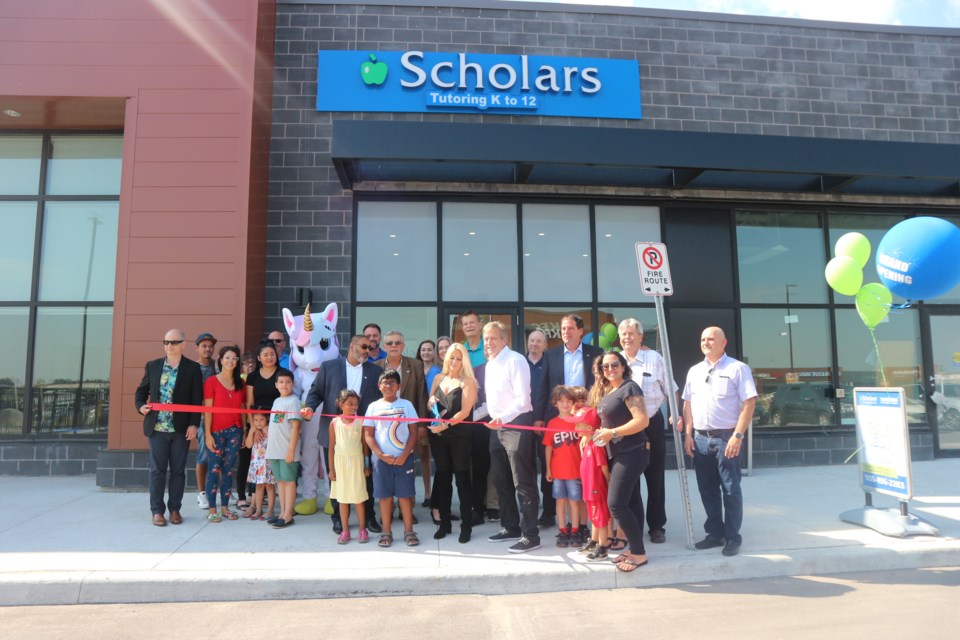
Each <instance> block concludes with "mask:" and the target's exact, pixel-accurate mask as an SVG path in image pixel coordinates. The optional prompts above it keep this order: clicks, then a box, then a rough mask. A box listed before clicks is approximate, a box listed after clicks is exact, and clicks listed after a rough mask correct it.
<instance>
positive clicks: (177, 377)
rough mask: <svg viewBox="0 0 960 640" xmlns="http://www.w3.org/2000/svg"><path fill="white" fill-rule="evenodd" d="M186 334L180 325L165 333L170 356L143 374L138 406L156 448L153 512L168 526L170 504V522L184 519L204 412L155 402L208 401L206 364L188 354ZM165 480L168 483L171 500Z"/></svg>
mask: <svg viewBox="0 0 960 640" xmlns="http://www.w3.org/2000/svg"><path fill="white" fill-rule="evenodd" d="M184 339H185V336H184V334H183V331H181V330H180V329H170V330H169V331H167V333H166V334H165V335H164V336H163V350H164V352H165V353H166V356H165V357H163V358H157V359H156V360H150V361H149V362H147V364H146V366H145V367H144V371H143V379H142V380H141V381H140V384H139V386H137V390H136V392H135V393H134V401H135V404H136V407H137V411H138V412H139V413H140V415H142V416H143V435H145V436H146V437H147V442H148V444H149V447H150V513H151V514H152V522H153V525H154V526H156V527H165V526H166V525H167V519H166V518H165V517H164V513H165V512H166V510H167V509H168V508H169V510H170V524H180V523H182V522H183V517H182V516H181V515H180V507H181V506H182V503H183V488H184V485H186V481H187V474H186V467H187V453H188V452H189V451H190V441H191V440H193V439H195V438H196V437H197V425H198V424H200V412H199V411H198V412H190V413H187V412H186V411H176V412H173V411H155V410H154V409H153V406H152V405H153V403H157V404H160V403H162V404H187V405H193V406H195V407H199V406H201V405H203V382H202V375H201V373H200V367H199V366H198V365H197V363H196V362H194V361H193V360H190V359H188V358H185V357H183V342H184ZM168 476H169V482H168ZM164 485H167V502H166V504H164V501H163V492H164Z"/></svg>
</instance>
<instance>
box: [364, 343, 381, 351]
mask: <svg viewBox="0 0 960 640" xmlns="http://www.w3.org/2000/svg"><path fill="white" fill-rule="evenodd" d="M360 348H361V349H363V350H364V351H373V350H374V349H376V348H377V347H375V346H373V345H372V344H362V345H360Z"/></svg>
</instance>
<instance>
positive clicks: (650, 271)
mask: <svg viewBox="0 0 960 640" xmlns="http://www.w3.org/2000/svg"><path fill="white" fill-rule="evenodd" d="M636 247H637V266H638V267H640V289H641V290H642V291H643V295H645V296H672V295H673V281H672V280H671V278H670V263H669V261H668V260H667V247H666V245H664V244H663V243H662V242H638V243H637V245H636Z"/></svg>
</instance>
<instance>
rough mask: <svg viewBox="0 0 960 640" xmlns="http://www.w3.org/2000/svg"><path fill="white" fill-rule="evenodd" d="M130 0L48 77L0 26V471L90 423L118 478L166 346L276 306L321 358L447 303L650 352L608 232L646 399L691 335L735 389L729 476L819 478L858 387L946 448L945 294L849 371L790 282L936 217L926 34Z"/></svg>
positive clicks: (683, 364) (957, 114)
mask: <svg viewBox="0 0 960 640" xmlns="http://www.w3.org/2000/svg"><path fill="white" fill-rule="evenodd" d="M94 4H96V3H94ZM102 4H103V6H104V7H106V6H107V5H111V6H112V4H111V3H108V2H106V1H104V2H103V3H102ZM131 4H133V5H138V7H139V8H126V9H125V11H128V12H130V15H127V16H120V18H119V19H120V20H121V21H124V20H126V21H127V22H128V24H127V25H126V26H127V29H119V28H118V29H113V30H111V29H110V28H108V27H100V29H101V31H99V32H97V36H98V37H99V38H100V40H99V41H98V44H99V45H101V46H100V47H96V46H93V44H92V42H91V41H92V40H94V39H95V38H92V36H90V35H89V34H87V35H77V33H76V31H73V32H69V33H68V34H67V35H64V36H63V39H64V41H65V42H66V44H64V45H63V47H64V48H63V50H61V51H60V53H59V55H58V56H56V59H57V60H59V61H60V63H59V64H62V67H55V68H57V69H59V71H60V72H59V73H53V72H51V71H50V70H48V69H46V68H41V66H42V64H43V59H42V56H43V55H45V54H43V52H42V51H41V49H42V48H41V47H40V46H39V45H36V44H30V43H29V42H27V40H28V36H30V35H31V34H32V33H33V32H31V31H30V30H29V29H30V28H34V27H35V28H37V29H38V28H40V27H39V26H35V23H37V22H53V23H56V22H58V21H40V20H36V19H31V18H29V17H18V18H17V19H15V20H13V22H14V23H17V21H18V20H19V26H16V25H15V26H10V23H11V20H10V19H4V20H3V21H2V22H3V24H4V26H3V27H0V29H2V32H0V33H2V35H0V46H3V47H5V48H6V50H8V51H10V52H11V55H10V56H9V57H10V58H12V59H15V60H22V61H23V64H22V65H18V66H16V67H13V68H3V69H5V70H0V109H8V110H13V111H21V112H22V117H21V118H20V119H19V120H20V121H21V124H16V123H15V122H14V121H15V120H17V119H16V118H11V117H9V116H7V117H3V116H0V167H4V166H5V167H9V170H3V171H0V215H3V216H4V219H5V220H10V221H14V220H15V221H16V224H15V225H13V224H12V223H11V224H8V223H6V222H5V223H4V228H5V229H9V228H12V229H14V231H15V232H16V233H18V234H20V235H19V236H16V237H17V238H18V239H17V240H16V241H15V242H14V243H12V244H13V246H15V247H18V248H19V250H20V254H17V253H16V252H14V253H13V254H12V258H8V260H11V261H12V268H13V270H12V271H9V273H14V274H19V275H17V276H16V277H15V278H13V279H12V280H11V279H9V278H8V279H7V280H8V281H7V283H6V284H4V285H3V287H2V288H0V293H3V294H4V297H3V299H2V301H0V321H2V322H3V323H4V329H5V330H4V331H3V332H2V335H4V336H6V338H4V339H5V340H9V343H5V346H6V347H7V349H6V352H7V353H13V354H17V357H16V358H13V359H11V360H10V361H8V362H6V363H5V364H4V365H3V366H4V367H5V368H6V369H9V371H7V370H4V371H2V372H0V379H2V380H0V384H5V385H6V386H8V387H10V392H9V393H8V392H7V390H6V388H2V389H0V392H2V394H3V395H2V398H3V403H4V404H3V406H2V407H0V410H2V411H5V412H6V413H5V414H0V419H2V420H6V422H4V423H3V425H4V426H0V432H2V433H3V434H4V438H8V439H9V440H10V443H9V444H8V445H7V446H5V447H4V449H3V451H4V453H3V455H4V458H3V459H2V460H0V464H2V465H4V466H3V467H2V468H0V472H2V473H25V472H27V470H28V469H32V470H34V471H36V470H38V469H39V471H40V472H43V468H41V467H43V465H44V463H43V460H49V458H50V457H51V456H50V455H49V454H48V453H44V452H49V451H51V450H52V449H53V450H55V452H54V454H53V455H54V456H56V455H61V454H59V453H56V451H62V450H64V449H67V450H68V449H69V448H70V446H71V445H70V443H73V442H77V441H79V440H82V439H83V438H93V442H94V444H96V443H97V440H96V439H97V438H98V437H99V440H100V441H101V442H102V441H103V434H104V433H105V434H106V445H107V448H106V449H105V450H103V451H100V452H99V453H97V454H96V456H95V459H94V460H93V461H92V462H91V463H90V465H89V466H93V465H94V464H95V465H96V468H97V473H98V482H99V483H100V484H101V485H104V486H125V485H130V484H137V483H139V482H140V478H141V477H142V478H144V479H145V470H144V469H145V458H143V456H142V454H140V453H138V451H139V450H142V449H143V448H144V443H143V441H142V432H141V431H140V430H139V421H138V419H137V416H136V414H135V412H134V411H133V401H132V394H133V391H134V389H135V387H136V384H137V383H138V382H139V379H140V376H141V375H142V366H143V362H144V361H145V360H147V359H148V358H151V357H159V355H160V354H161V351H160V348H159V347H158V344H159V338H160V337H161V335H162V333H163V331H164V330H165V329H166V328H169V326H177V325H179V326H182V327H183V328H184V329H185V330H186V331H187V333H188V335H195V334H197V333H200V332H201V331H210V332H212V333H214V334H216V335H217V336H218V337H219V338H221V341H222V342H223V341H228V342H240V343H242V344H244V345H246V346H247V347H248V348H249V347H251V346H253V344H255V342H256V340H257V339H258V338H259V337H260V336H261V335H262V332H263V331H269V330H272V329H278V328H280V311H281V309H282V308H284V307H286V308H290V309H291V310H293V311H294V312H295V313H299V312H300V311H301V310H302V308H303V304H305V303H306V302H312V303H313V307H314V308H318V307H320V306H321V304H326V303H329V302H336V303H337V305H338V307H339V312H340V321H339V330H340V335H341V342H343V341H344V340H345V339H346V338H347V337H348V336H349V335H350V334H351V333H353V332H354V331H356V330H358V329H360V328H362V327H363V325H364V324H366V323H367V322H371V321H374V322H378V323H379V324H381V325H382V326H383V328H384V329H385V330H387V329H400V330H401V331H403V333H404V335H405V337H406V343H407V353H408V355H413V351H414V350H415V348H416V345H417V344H418V343H419V342H420V341H421V340H422V339H427V338H436V336H437V335H442V334H453V335H455V336H456V327H455V323H454V320H455V318H456V317H457V315H458V314H459V313H462V312H463V311H464V310H467V309H474V310H476V311H478V312H480V313H481V314H482V315H483V316H484V317H485V318H486V317H487V316H489V317H494V318H499V319H501V320H503V321H505V322H506V323H508V324H509V326H511V327H512V328H513V334H512V336H513V343H514V347H515V348H516V349H518V350H522V349H523V345H524V343H525V337H526V335H527V333H529V331H531V330H532V329H534V328H541V329H543V330H544V331H545V332H546V333H547V335H548V337H549V338H550V339H551V343H552V344H557V343H559V335H558V327H559V320H560V317H561V316H562V315H564V314H565V313H569V312H571V311H575V312H577V313H579V314H580V315H582V316H583V317H584V319H585V321H586V324H587V332H588V334H589V338H590V340H592V341H593V342H594V343H597V344H600V343H601V342H602V343H603V346H607V345H609V346H617V345H616V341H615V339H614V340H612V341H611V336H610V335H609V331H608V329H609V327H608V325H609V324H611V323H612V324H616V323H617V322H619V321H620V320H622V319H623V318H626V317H635V318H638V319H640V320H641V322H642V323H643V324H644V327H645V328H646V342H647V344H649V345H650V346H652V347H654V348H657V347H658V337H659V327H658V326H657V322H656V315H655V313H654V307H653V303H652V302H653V301H652V299H651V298H648V297H645V296H644V295H642V292H641V291H640V286H639V279H638V270H637V260H636V255H635V252H634V244H635V243H636V242H638V241H654V242H663V243H665V244H666V246H667V249H668V252H669V258H670V265H671V270H672V276H673V284H674V288H675V291H674V293H673V295H672V296H670V297H669V298H668V299H667V301H666V315H667V329H668V331H669V337H670V343H671V347H672V348H671V354H672V359H673V362H674V366H675V369H676V371H675V375H676V378H677V380H678V382H679V383H681V384H682V382H683V379H684V376H685V372H686V369H687V368H688V367H689V366H691V365H692V364H694V363H695V362H696V361H697V360H698V359H699V358H700V357H701V356H700V353H699V348H698V339H699V334H700V331H701V330H702V329H703V327H705V326H708V325H714V324H716V325H719V326H721V327H723V328H724V329H725V331H726V333H727V336H728V338H729V342H730V343H729V347H728V352H729V353H730V354H731V355H735V356H737V357H739V358H741V359H743V360H744V361H746V362H747V363H748V364H750V365H751V367H752V368H753V371H754V374H755V377H756V379H757V384H758V389H759V391H760V398H759V401H758V409H757V412H756V415H755V419H754V426H755V430H754V431H755V432H754V447H753V449H754V450H753V463H754V464H755V465H756V466H787V465H809V464H830V463H841V462H843V461H844V460H845V459H847V457H848V456H849V455H850V454H851V453H852V452H853V451H854V449H855V448H856V444H855V437H854V435H853V427H852V424H853V415H852V412H851V404H850V402H851V398H850V393H849V390H850V389H851V388H852V387H854V386H867V385H878V384H880V382H881V380H882V379H883V378H885V379H886V381H887V383H888V384H890V385H894V386H902V387H904V389H905V391H906V395H907V398H908V419H909V422H910V428H911V444H912V448H913V455H914V458H917V459H929V458H932V457H934V456H936V455H950V454H951V453H955V452H957V451H960V430H958V429H960V420H957V419H956V418H957V417H960V413H957V408H960V407H957V406H956V404H957V399H956V398H955V396H956V394H957V393H958V392H957V390H958V389H960V355H958V354H960V338H958V337H957V336H958V335H960V288H956V289H954V290H953V291H951V292H949V293H947V294H946V295H944V296H941V297H940V298H937V299H935V300H931V301H926V302H916V301H914V302H913V303H912V304H910V305H909V306H904V307H903V308H896V309H894V310H892V311H891V313H890V314H889V316H888V319H887V321H886V322H884V323H882V324H881V325H880V326H879V327H878V328H877V330H876V339H877V348H874V344H873V341H872V340H871V337H870V334H869V332H868V331H867V330H866V328H865V327H864V325H863V323H862V322H861V320H860V318H859V317H858V315H857V312H856V310H855V309H854V307H853V299H852V298H849V297H844V296H839V295H837V294H835V293H834V292H832V291H831V290H830V288H829V287H828V286H827V285H826V282H825V281H824V277H823V269H824V266H825V264H826V262H827V261H828V260H829V259H830V257H831V254H832V247H833V244H834V242H835V241H836V239H837V238H839V237H840V236H842V235H843V234H844V233H846V232H848V231H859V232H861V233H864V234H865V235H866V236H867V237H868V238H869V239H870V240H871V242H872V244H873V246H874V247H876V245H877V243H878V242H879V241H880V239H881V238H882V237H883V234H884V232H885V231H886V230H887V229H889V228H890V227H891V226H893V225H894V224H895V223H896V222H898V221H900V220H902V219H904V218H906V217H910V216H915V215H932V216H938V217H943V218H946V219H948V220H951V221H952V222H954V223H955V224H960V184H958V176H960V154H958V153H957V151H958V149H960V147H958V146H957V145H958V143H960V92H958V87H960V32H958V30H950V29H932V28H904V27H876V26H865V25H849V24H837V23H822V22H810V21H797V20H781V19H767V18H756V17H745V16H724V15H718V14H698V13H689V12H673V11H656V10H645V9H623V8H598V7H589V8H588V7H577V6H569V5H545V4H525V3H509V2H443V3H436V4H432V5H429V6H427V5H420V4H415V3H399V2H398V3H392V4H386V5H375V4H362V3H349V2H348V3H339V4H330V3H319V2H299V3H291V2H285V1H283V0H280V1H277V2H270V1H266V0H264V1H261V2H255V1H254V0H249V1H247V2H229V3H228V2H209V3H203V5H204V6H205V7H207V9H208V10H209V11H212V12H214V13H212V14H203V15H206V20H201V19H200V17H201V16H200V15H199V14H195V13H194V14H191V13H190V12H191V11H194V12H196V11H198V9H197V7H199V6H200V4H201V3H196V2H188V1H186V0H185V1H184V2H182V3H151V2H142V3H131ZM159 4H165V5H167V9H166V10H160V9H158V8H156V7H157V6H158V5H159ZM140 5H142V6H140ZM170 6H173V7H178V10H179V11H180V13H177V12H176V11H173V10H171V9H170V8H169V7H170ZM125 7H126V5H125ZM25 11H29V10H25ZM35 11H39V10H35ZM69 11H74V12H77V11H79V9H73V8H71V9H69ZM87 11H90V9H89V7H88V8H87ZM91 17H93V16H90V15H86V16H80V15H75V16H72V18H73V19H74V20H78V19H84V18H91ZM69 18H70V16H67V17H65V18H64V22H65V23H67V22H70V20H69ZM186 18H192V19H190V20H188V19H186ZM91 24H92V22H91ZM134 24H136V25H138V28H140V29H141V31H140V32H139V33H136V34H132V32H131V31H130V27H131V26H132V25H134ZM197 25H203V26H197ZM54 27H55V25H54V26H51V25H46V26H45V27H44V28H48V29H49V28H54ZM64 30H65V32H66V31H67V30H66V25H64ZM35 38H36V36H34V39H35ZM70 38H73V41H72V42H71V41H70ZM171 43H178V44H171ZM106 44H110V45H111V46H110V47H104V45H106ZM106 50H109V51H110V56H109V57H110V59H111V60H114V62H112V63H111V64H116V60H117V59H119V60H122V61H123V62H124V64H121V65H119V67H118V69H120V70H121V71H120V72H115V73H110V74H106V73H105V72H104V66H105V65H106V64H107V63H106V62H105V61H104V60H103V59H99V60H98V59H97V55H98V54H99V55H106V54H105V53H103V52H102V51H106ZM65 52H72V53H73V55H72V56H71V55H69V54H65ZM31 55H36V56H40V60H39V61H34V60H33V58H31ZM49 55H51V56H54V55H55V54H53V53H51V54H49ZM7 57H8V56H5V58H7ZM64 60H66V61H68V62H69V64H68V62H64ZM31 65H33V66H31ZM14 89H15V90H14ZM51 96H57V98H52V97H51ZM64 96H67V97H64ZM271 96H272V100H271V99H270V97H271ZM511 101H512V102H511ZM58 105H67V106H61V107H60V111H58V109H57V106H58ZM18 106H19V108H18ZM61 112H63V113H66V114H68V115H69V116H70V118H72V119H67V120H57V117H56V116H57V114H58V113H61ZM31 116H32V117H34V118H35V121H32V122H30V123H26V124H24V123H23V122H22V121H23V120H25V119H27V118H29V117H31ZM66 117H67V116H66V115H64V116H63V118H66ZM27 125H28V126H27ZM31 163H32V164H31ZM28 164H29V165H30V166H32V167H36V169H35V172H34V173H30V172H29V171H34V169H29V168H24V167H26V166H27V165H28ZM28 169H29V171H28ZM71 171H72V172H73V173H72V174H70V172H71ZM17 172H19V173H17ZM4 176H6V177H4ZM94 176H95V177H96V179H93V177H94ZM27 185H29V186H30V189H31V190H29V191H28V189H27ZM38 185H39V186H38ZM93 206H95V211H96V212H97V213H96V214H91V213H90V211H91V210H92V209H91V207H93ZM73 208H76V209H77V212H74V211H73ZM28 210H29V211H28ZM30 212H32V213H30ZM31 216H32V217H31ZM61 219H62V220H61ZM68 219H69V221H68ZM110 225H112V226H110ZM9 233H12V232H8V234H9ZM111 242H112V243H114V244H113V245H111V244H110V243H111ZM57 243H59V244H57ZM21 254H22V255H21ZM65 255H69V256H70V257H71V258H73V259H72V260H64V259H63V257H64V256H65ZM111 255H112V256H115V261H114V262H110V261H109V260H106V259H105V257H107V256H111ZM17 269H19V271H18V270H17ZM114 270H115V272H114ZM111 278H113V286H112V288H111V286H110V279H111ZM876 280H877V274H876V270H875V269H874V268H873V266H872V262H871V263H869V264H868V266H867V268H866V269H865V274H864V281H865V282H871V281H876ZM905 302H906V301H904V300H902V299H895V300H894V303H895V304H897V305H900V304H902V303H905ZM605 330H606V333H605ZM51 335H65V336H70V338H69V339H67V340H64V342H65V343H66V344H61V342H60V341H59V340H56V339H52V340H53V342H49V341H50V340H51V337H50V336H51ZM80 345H82V348H81V346H80ZM186 353H187V354H188V355H190V354H191V351H190V350H189V349H188V350H187V352H186ZM878 354H879V358H878ZM51 363H55V364H51ZM77 380H81V381H82V384H79V385H78V383H77ZM106 389H109V396H107V397H106V398H104V396H105V394H106V393H107V392H106ZM935 391H939V394H938V395H936V396H932V394H933V393H934V392H935ZM932 397H935V398H936V399H937V401H934V400H933V399H932ZM110 407H113V408H114V411H112V412H111V411H109V408H110ZM17 412H20V415H19V416H18V415H17ZM18 417H19V423H18V422H17V421H18ZM10 425H14V426H10ZM84 434H86V435H84ZM51 443H54V444H51ZM99 446H102V445H99ZM57 447H59V449H57ZM51 448H52V449H51ZM29 455H32V456H33V458H32V464H24V463H25V462H30V460H27V459H26V457H27V456H29ZM17 456H22V457H20V458H18V457H17ZM44 456H46V458H45V457H44ZM66 458H69V452H68V453H67V454H66ZM61 462H63V461H61ZM56 466H57V465H56V464H55V463H54V464H51V463H50V462H49V461H48V462H46V467H44V468H45V469H46V470H47V471H46V472H48V473H49V472H58V470H57V469H56V468H55V467H56ZM59 466H60V467H63V469H61V471H63V470H65V468H66V467H65V465H63V464H61V465H59ZM73 468H75V465H74V467H73ZM81 470H82V471H86V472H89V469H84V468H83V467H82V465H81ZM71 471H72V469H71Z"/></svg>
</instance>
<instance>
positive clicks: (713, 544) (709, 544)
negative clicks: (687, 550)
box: [693, 536, 724, 551]
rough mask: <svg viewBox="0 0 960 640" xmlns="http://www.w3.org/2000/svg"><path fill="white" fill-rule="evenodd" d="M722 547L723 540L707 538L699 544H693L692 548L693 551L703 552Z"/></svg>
mask: <svg viewBox="0 0 960 640" xmlns="http://www.w3.org/2000/svg"><path fill="white" fill-rule="evenodd" d="M723 545H724V540H723V538H720V539H717V538H711V537H710V536H707V537H706V538H704V539H703V540H701V541H700V542H695V543H694V545H693V546H694V548H695V549H698V550H700V551H703V550H704V549H715V548H717V547H722V546H723Z"/></svg>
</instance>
